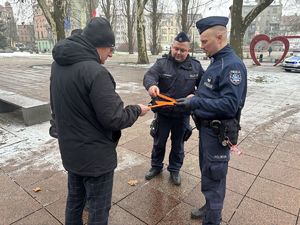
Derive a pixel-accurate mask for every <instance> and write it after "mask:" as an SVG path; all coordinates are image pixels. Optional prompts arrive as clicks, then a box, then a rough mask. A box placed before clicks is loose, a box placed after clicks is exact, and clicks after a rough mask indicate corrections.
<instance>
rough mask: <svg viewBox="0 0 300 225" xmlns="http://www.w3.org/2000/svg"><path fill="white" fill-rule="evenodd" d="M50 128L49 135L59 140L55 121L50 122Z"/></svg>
mask: <svg viewBox="0 0 300 225" xmlns="http://www.w3.org/2000/svg"><path fill="white" fill-rule="evenodd" d="M50 124H51V126H50V128H49V134H50V136H51V137H54V138H58V133H57V129H56V124H55V121H54V120H53V119H51V120H50Z"/></svg>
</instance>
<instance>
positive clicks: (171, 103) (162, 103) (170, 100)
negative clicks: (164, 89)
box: [149, 94, 176, 109]
mask: <svg viewBox="0 0 300 225" xmlns="http://www.w3.org/2000/svg"><path fill="white" fill-rule="evenodd" d="M157 96H158V97H160V98H161V99H165V100H167V101H159V100H157V101H155V105H150V106H149V108H150V109H153V108H157V107H162V106H174V105H175V103H176V99H174V98H170V97H168V96H166V95H163V94H158V95H157Z"/></svg>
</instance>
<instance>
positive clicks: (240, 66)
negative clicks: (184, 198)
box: [189, 17, 247, 225]
mask: <svg viewBox="0 0 300 225" xmlns="http://www.w3.org/2000/svg"><path fill="white" fill-rule="evenodd" d="M227 22H228V18H226V17H208V18H204V19H202V20H199V21H198V22H197V23H196V26H197V28H198V30H199V32H200V34H201V33H202V32H203V31H205V30H206V29H208V28H210V27H213V26H216V25H221V26H225V27H226V24H227ZM210 59H211V64H210V65H209V66H208V68H207V70H206V71H205V73H204V74H203V76H202V79H201V81H200V84H199V87H198V89H197V91H196V95H195V96H194V97H193V98H192V99H191V100H190V102H189V104H190V105H189V106H190V107H191V110H192V113H193V116H194V118H195V120H196V122H197V125H198V126H197V127H198V128H199V132H200V136H199V137H200V140H199V161H200V170H201V174H202V179H201V191H202V193H203V194H204V196H205V200H206V204H205V209H206V213H205V218H204V220H203V225H208V224H211V225H219V224H220V222H221V211H222V208H223V203H224V198H225V188H226V175H227V170H228V161H229V159H230V148H229V146H228V145H226V146H224V145H222V143H221V141H222V140H221V141H220V140H219V139H220V136H219V135H218V134H217V133H216V130H215V129H214V128H215V127H214V122H213V121H218V122H219V121H221V123H225V122H226V121H232V120H235V121H236V120H239V118H238V117H239V115H240V112H241V109H242V108H243V106H244V103H245V99H246V91H247V70H246V67H245V65H244V63H243V62H242V60H241V59H240V58H239V57H238V56H237V55H236V54H235V53H234V51H233V49H232V48H231V47H230V46H229V45H227V46H225V47H224V48H223V49H221V50H220V51H219V52H217V53H216V54H214V55H213V56H211V57H210ZM238 126H239V125H238Z"/></svg>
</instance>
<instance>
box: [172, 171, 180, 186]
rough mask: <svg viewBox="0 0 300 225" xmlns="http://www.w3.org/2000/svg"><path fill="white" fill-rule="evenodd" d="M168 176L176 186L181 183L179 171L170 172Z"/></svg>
mask: <svg viewBox="0 0 300 225" xmlns="http://www.w3.org/2000/svg"><path fill="white" fill-rule="evenodd" d="M170 178H171V181H172V183H173V184H175V185H177V186H178V185H180V184H181V177H180V174H179V172H170Z"/></svg>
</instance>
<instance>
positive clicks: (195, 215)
mask: <svg viewBox="0 0 300 225" xmlns="http://www.w3.org/2000/svg"><path fill="white" fill-rule="evenodd" d="M205 214H206V205H204V206H202V207H201V208H197V209H193V210H192V212H191V218H192V219H204V217H205Z"/></svg>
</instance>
